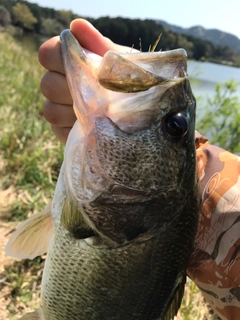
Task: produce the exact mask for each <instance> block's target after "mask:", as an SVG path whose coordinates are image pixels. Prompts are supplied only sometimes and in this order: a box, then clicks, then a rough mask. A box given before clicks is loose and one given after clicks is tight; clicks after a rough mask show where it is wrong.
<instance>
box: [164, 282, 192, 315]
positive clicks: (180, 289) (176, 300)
mask: <svg viewBox="0 0 240 320" xmlns="http://www.w3.org/2000/svg"><path fill="white" fill-rule="evenodd" d="M185 283H186V276H184V277H183V279H182V281H181V282H180V283H179V285H178V286H177V287H176V289H175V291H174V294H173V296H172V299H171V300H170V301H169V303H168V306H167V308H166V312H165V314H164V315H163V317H162V318H161V319H163V320H173V319H174V317H175V316H176V315H177V313H178V310H179V308H180V306H181V302H182V298H183V295H184V289H185Z"/></svg>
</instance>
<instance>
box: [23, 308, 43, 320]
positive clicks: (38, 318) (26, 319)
mask: <svg viewBox="0 0 240 320" xmlns="http://www.w3.org/2000/svg"><path fill="white" fill-rule="evenodd" d="M18 320H46V318H45V317H44V314H43V310H42V308H40V309H37V310H35V311H34V312H30V313H27V314H25V315H24V316H23V317H22V318H19V319H18Z"/></svg>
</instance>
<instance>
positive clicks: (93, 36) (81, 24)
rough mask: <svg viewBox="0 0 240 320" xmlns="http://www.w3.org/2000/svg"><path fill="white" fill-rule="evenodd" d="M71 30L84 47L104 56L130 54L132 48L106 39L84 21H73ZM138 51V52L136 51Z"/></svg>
mask: <svg viewBox="0 0 240 320" xmlns="http://www.w3.org/2000/svg"><path fill="white" fill-rule="evenodd" d="M70 29H71V31H72V33H73V34H74V36H75V37H76V39H77V40H78V41H79V43H80V44H81V46H82V47H84V48H86V49H88V50H89V51H92V52H94V53H96V54H98V55H100V56H103V55H104V54H105V52H106V51H108V50H113V51H117V52H130V51H132V48H129V47H125V46H120V45H118V44H115V43H114V42H112V41H111V40H110V39H108V38H106V37H104V36H103V35H102V34H101V33H100V32H99V31H98V30H97V29H95V28H94V26H93V25H92V24H91V23H90V22H88V21H87V20H84V19H76V20H73V21H72V23H71V24H70ZM134 51H136V50H134Z"/></svg>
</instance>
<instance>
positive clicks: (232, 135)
mask: <svg viewBox="0 0 240 320" xmlns="http://www.w3.org/2000/svg"><path fill="white" fill-rule="evenodd" d="M239 86H240V83H237V82H235V81H234V80H230V81H227V82H226V83H224V84H217V85H216V89H215V90H216V92H215V96H214V97H213V98H208V99H207V103H206V107H205V108H204V109H206V111H205V114H204V116H203V117H202V118H201V119H200V120H199V121H198V125H197V130H198V131H199V132H201V133H202V134H204V135H206V136H207V137H208V138H209V139H210V141H211V143H213V144H216V145H218V146H220V147H222V148H224V149H226V150H228V151H232V152H240V99H239V97H238V96H237V94H236V93H237V90H238V88H239Z"/></svg>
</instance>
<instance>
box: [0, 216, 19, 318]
mask: <svg viewBox="0 0 240 320" xmlns="http://www.w3.org/2000/svg"><path fill="white" fill-rule="evenodd" d="M16 225H17V224H16V223H4V222H2V221H1V220H0V320H7V319H9V313H8V311H7V305H8V304H9V303H10V302H11V294H10V288H9V287H8V285H7V284H6V282H5V280H6V279H5V275H4V271H5V270H4V267H5V266H7V265H9V264H12V263H13V262H14V259H13V258H11V257H6V255H5V252H4V247H5V245H6V243H7V241H8V239H9V237H10V235H11V233H12V232H13V231H14V230H15V228H16Z"/></svg>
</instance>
